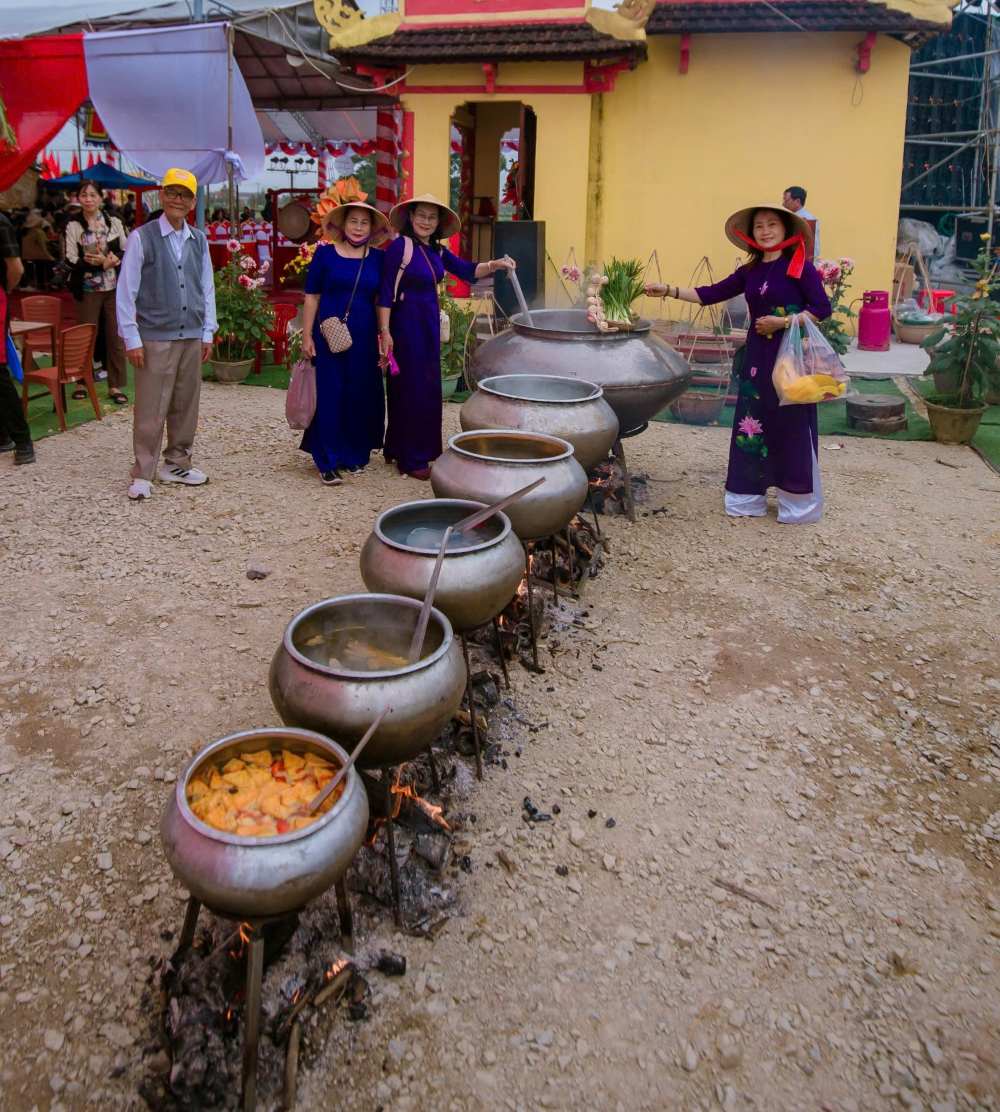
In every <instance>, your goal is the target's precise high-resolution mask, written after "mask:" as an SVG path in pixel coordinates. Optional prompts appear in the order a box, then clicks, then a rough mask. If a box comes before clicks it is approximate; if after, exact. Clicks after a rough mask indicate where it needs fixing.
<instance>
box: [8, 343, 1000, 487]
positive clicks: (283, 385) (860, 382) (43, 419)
mask: <svg viewBox="0 0 1000 1112" xmlns="http://www.w3.org/2000/svg"><path fill="white" fill-rule="evenodd" d="M202 377H203V378H204V379H206V380H207V381H211V380H212V376H211V372H210V370H209V368H208V365H207V364H206V365H205V366H204V367H203V368H202ZM289 377H290V376H289V371H288V368H287V367H285V366H284V365H278V364H268V365H265V366H264V367H262V368H261V372H260V374H258V375H255V374H251V375H250V376H249V377H248V378H247V379H246V381H245V382H243V383H238V384H236V385H243V386H265V387H268V388H269V389H272V390H287V389H288V379H289ZM852 387H853V389H855V390H857V391H859V392H860V393H862V394H891V395H893V396H894V397H902V398H904V399H905V400H906V416H907V421H908V425H907V428H906V429H904V430H903V431H902V432H893V433H868V432H859V431H858V430H857V429H851V428H848V427H847V407H846V404H845V403H844V402H843V401H836V402H824V403H823V404H822V405H821V406H820V407H819V432H820V436H861V437H870V436H878V437H879V438H880V439H883V440H933V439H934V437H933V435H932V434H931V427H930V425H929V424H928V423H927V421H925V420H924V419H923V418H922V417H921V416H919V415H918V414H917V412H916V410H914V408H913V406H912V405H911V404H910V400H909V399H908V398H906V396H905V395H904V394H901V393H900V391H899V390H897V389H896V386H895V385H894V384H893V383H892V382H891V381H889V380H888V379H864V378H862V379H855V380H854V381H853V384H852ZM916 388H917V390H918V391H919V392H921V393H923V392H926V391H927V390H929V389H930V388H931V384H930V383H928V382H925V381H924V380H920V379H918V380H916ZM19 389H20V387H19ZM32 391H33V392H39V391H40V387H34V386H33V387H32ZM69 393H70V391H68V390H67V397H66V406H67V408H66V424H67V426H68V427H69V428H75V427H76V426H77V425H82V424H84V423H85V422H87V421H93V420H94V410H93V407H92V406H91V404H90V399H89V398H88V399H86V400H83V401H75V400H73V399H72V398H71V397H69ZM125 393H126V394H128V397H129V401H131V400H132V398H133V396H134V386H133V371H132V368H131V367H130V368H129V379H128V385H127V386H126V387H125ZM107 394H108V387H107V382H106V381H105V382H99V383H97V395H98V398H99V400H100V402H101V408H102V409H103V410H104V411H105V412H109V411H112V410H115V409H119V408H122V409H128V408H129V407H128V406H116V405H113V404H112V402H111V401H110V400H109V398H108V396H107ZM468 396H469V394H468V392H467V391H457V392H456V393H455V394H453V395H452V396H451V397H450V398H448V399H447V401H449V402H452V403H456V404H461V403H462V402H464V401H465V400H466V398H468ZM734 413H735V408H734V407H732V406H726V408H725V409H724V410H723V412H722V416H721V417H720V419H719V426H720V427H725V428H732V424H733V414H734ZM654 420H656V421H663V422H667V423H672V422H675V418H674V417H673V415H672V414H671V413H670V411H669V409H665V410H664V411H663V412H662V413H659V414H657V416H656V417H655V418H654ZM28 424H29V425H30V426H31V435H32V437H33V438H34V439H35V440H41V439H42V438H43V437H46V436H51V435H52V434H53V433H55V432H58V431H59V423H58V421H57V420H56V415H55V411H54V410H53V408H52V399H51V398H50V397H48V396H47V395H46V396H45V397H41V398H36V399H35V400H34V401H32V402H30V403H29V404H28ZM973 447H975V448H976V449H977V450H978V451H979V452H980V454H981V455H982V456H983V458H984V459H985V460H986V461H987V462H988V463H989V464H990V465H991V466H992V467H993V468H994V469H995V470H997V471H1000V406H997V405H994V406H990V407H989V409H987V410H986V413H985V414H983V420H982V423H981V424H980V426H979V431H978V432H977V433H976V438H975V440H974V441H973Z"/></svg>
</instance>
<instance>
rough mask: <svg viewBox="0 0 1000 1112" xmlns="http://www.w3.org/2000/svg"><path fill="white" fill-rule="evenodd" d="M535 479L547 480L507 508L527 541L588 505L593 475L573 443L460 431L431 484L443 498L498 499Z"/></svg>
mask: <svg viewBox="0 0 1000 1112" xmlns="http://www.w3.org/2000/svg"><path fill="white" fill-rule="evenodd" d="M535 479H544V480H545V482H544V483H542V485H541V486H538V487H535V489H534V490H533V491H531V492H530V493H529V494H526V495H525V496H524V497H523V498H521V499H519V500H518V501H517V502H515V503H514V504H513V505H512V506H508V507H507V516H508V517H509V518H510V523H511V525H513V526H514V532H515V533H517V535H518V536H519V537H520V538H521V540H535V539H537V538H538V537H548V536H550V535H551V534H553V533H556V532H558V531H559V530H560V529H563V528H565V527H566V526H567V525H568V524H569V523H570V521H571V520H572V519H573V515H574V514H575V513H576V512H577V511H578V510H579V509H580V508H581V506H583V503H584V501H585V500H586V498H587V474H586V472H585V471H584V470H583V468H582V467H581V466H580V465H579V463H577V461H576V459H575V458H574V457H573V445H572V444H569V443H568V442H567V441H565V440H563V439H561V438H560V437H558V436H544V435H542V434H541V433H532V432H517V431H515V430H513V429H479V430H477V431H476V432H460V433H457V434H456V435H455V436H453V437H452V438H451V439H450V440H449V441H448V447H447V449H446V450H445V452H444V454H443V455H441V456H438V458H437V459H436V460H435V461H434V466H433V467H432V468H431V486H432V487H433V489H434V493H435V494H436V495H437V496H438V497H439V498H471V499H474V500H476V501H477V502H496V501H498V500H499V499H501V498H505V497H506V496H507V495H508V494H513V493H514V491H515V490H519V489H520V488H521V487H523V486H527V485H528V484H529V483H532V482H534V481H535Z"/></svg>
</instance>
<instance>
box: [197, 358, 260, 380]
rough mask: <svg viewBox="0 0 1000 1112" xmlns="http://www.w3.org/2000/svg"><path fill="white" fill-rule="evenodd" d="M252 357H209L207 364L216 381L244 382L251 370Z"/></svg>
mask: <svg viewBox="0 0 1000 1112" xmlns="http://www.w3.org/2000/svg"><path fill="white" fill-rule="evenodd" d="M253 364H254V361H253V359H237V360H236V361H235V362H231V361H230V360H228V359H210V360H209V361H208V365H209V367H210V368H211V371H212V375H213V377H214V378H215V381H216V382H227V383H228V382H244V381H245V380H246V377H247V375H249V374H250V372H251V371H252V370H253Z"/></svg>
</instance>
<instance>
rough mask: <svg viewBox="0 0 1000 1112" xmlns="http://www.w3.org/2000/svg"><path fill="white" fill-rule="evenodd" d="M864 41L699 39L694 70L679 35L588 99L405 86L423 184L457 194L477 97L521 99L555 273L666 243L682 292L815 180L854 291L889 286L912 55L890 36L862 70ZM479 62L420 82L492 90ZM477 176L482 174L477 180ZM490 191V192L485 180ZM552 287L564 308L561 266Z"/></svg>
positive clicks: (818, 209)
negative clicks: (460, 157)
mask: <svg viewBox="0 0 1000 1112" xmlns="http://www.w3.org/2000/svg"><path fill="white" fill-rule="evenodd" d="M858 39H859V35H858V34H854V33H850V34H823V35H798V34H773V35H696V36H694V38H693V41H692V44H691V61H690V68H689V71H688V73H687V74H681V73H679V72H678V56H679V40H678V39H677V38H673V37H666V36H657V37H651V38H650V40H649V43H648V50H649V57H648V60H647V61H646V62H644V63H642V64H641V65H639V66H638V67H637V68H636V69H635V70H634V71H631V72H627V73H623V74H621V75H620V76H619V77H618V80H617V84H616V86H615V89H614V91H613V92H611V93H607V94H604V95H603V97H601V98H599V99H598V98H596V97H590V96H587V95H585V94H571V93H564V94H551V93H546V94H495V95H493V96H487V95H486V94H485V93H478V92H475V93H464V92H463V93H454V92H442V93H405V94H404V95H403V98H402V99H403V107H404V108H405V109H407V110H410V111H412V112H413V113H414V143H413V164H414V181H413V183H412V192H415V193H423V192H427V191H430V192H433V193H435V194H437V195H438V196H439V197H442V198H447V196H448V151H449V122H450V119H451V116H452V114H453V113H454V112H455V110H456V109H458V108H460V107H461V106H463V105H465V104H466V103H491V102H504V101H507V102H509V101H515V102H517V101H520V102H523V103H525V104H528V105H530V106H531V107H532V108H533V109H534V111H535V113H536V116H537V118H538V141H537V147H536V170H535V214H536V216H537V218H538V219H539V220H544V221H545V223H546V247H547V250H548V253H549V255H550V256H551V259H552V262H553V263H554V266H555V268H558V267H559V266H561V265H562V263H563V262H564V261H565V259H566V256H567V254H568V253H569V250H570V248H571V247H572V248H574V249H575V251H576V255H577V257H578V259H579V261H580V262H581V263H583V262H584V261H587V260H586V258H585V256H587V255H588V254H589V255H590V256H592V258H593V259H594V260H597V259H600V258H604V257H607V256H610V255H612V254H615V255H619V256H637V257H640V258H642V259H643V260H644V261H645V260H646V259H647V258H648V257H649V255H650V252H651V251H652V250H653V249H654V248H655V249H656V251H657V253H658V256H659V258H660V261H661V266H662V270H663V277H664V280H665V281H668V282H676V283H678V284H680V285H684V284H686V283H687V282H688V280H689V279H690V277H691V274H692V272H693V270H694V268H695V266H696V265H697V263H698V261H699V260H700V259H701V257H702V256H703V255H707V256H708V257H709V259H710V260H711V262H712V265H713V267H714V268H715V271H716V274H717V275H718V276H719V277H721V276H722V275H724V274H727V273H729V271H730V270H732V268H733V266H734V265H735V263H736V261H737V259H738V257H739V253H738V252H737V251H736V249H735V248H734V247H733V246H732V245H730V244H729V243H728V241H727V240H726V239H725V237H724V236H723V232H722V228H723V222H724V220H725V217H726V216H727V215H728V214H729V213H730V212H732V211H733V210H734V209H736V208H740V207H742V206H744V205H747V204H754V203H757V202H761V201H768V200H773V201H775V202H776V203H780V201H781V194H782V191H783V190H784V189H785V188H786V187H787V186H789V185H801V186H804V187H805V188H806V189H807V190H808V193H809V199H808V207H809V209H810V210H811V211H812V212H813V213H815V214H816V215H817V216H818V217H819V219H820V222H821V223H820V233H821V247H822V254H823V256H824V257H826V258H836V257H840V256H842V255H849V256H851V257H852V258H853V259H855V261H856V264H857V270H856V272H855V275H854V278H853V290H852V296H860V294H861V292H862V291H863V290H865V289H885V290H887V289H890V288H891V280H892V267H893V260H894V257H895V243H896V222H897V218H898V205H899V189H900V174H901V171H902V162H903V136H904V124H905V110H906V95H907V81H908V71H909V60H910V51H909V49H908V48H907V47H906V46H904V45H903V44H902V43H899V42H897V41H895V40H894V39H891V38H887V37H885V36H882V35H880V36H879V37H878V41H877V43H876V45H875V48H874V50H873V52H872V66H871V70H870V71H869V73H867V74H865V75H864V76H860V75H859V74H857V72H856V71H855V68H854V62H855V58H856V53H855V49H854V48H855V45H856V43H857V42H858ZM582 78H583V73H582V66H581V65H577V64H572V63H559V64H541V63H532V64H522V63H516V64H508V65H501V66H500V67H499V71H498V75H497V82H498V84H516V85H537V84H546V85H552V84H561V85H579V84H580V83H581V82H582ZM482 80H483V73H482V69H481V67H479V66H469V65H460V66H444V65H441V66H418V67H416V68H415V69H414V71H413V72H412V73H411V74H410V75H409V77H408V84H412V85H425V86H427V85H449V84H463V85H478V84H481V83H482ZM478 176H479V174H478V172H477V178H478ZM477 191H478V185H477ZM546 296H547V299H548V301H549V302H550V303H551V304H559V303H565V294H564V293H563V292H562V289H561V288H560V283H559V280H558V277H557V276H556V273H555V269H554V268H553V266H552V265H550V264H547V266H546Z"/></svg>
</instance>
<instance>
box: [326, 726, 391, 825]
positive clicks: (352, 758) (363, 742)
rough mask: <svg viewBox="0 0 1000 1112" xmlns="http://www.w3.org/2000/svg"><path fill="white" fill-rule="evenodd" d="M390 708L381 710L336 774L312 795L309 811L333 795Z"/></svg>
mask: <svg viewBox="0 0 1000 1112" xmlns="http://www.w3.org/2000/svg"><path fill="white" fill-rule="evenodd" d="M390 710H392V707H386V708H385V710H383V711H382V713H381V714H380V715H379V716H378V718H376V719H375V721H374V722H373V723H372V724H371V725H370V726H369V727H368V729H367V730H366V731H365V736H364V737H363V738H362V739H361V740H360V741H359V742H358V744H357V745H356V746H355V747H354V752H353V753H352V754H351V755H350V756H349V757H348V758H347V762H346V763H345V764H344V765H343V767H342V768H341V770H340V771H339V772H338V773H337V775H336V776H334V778H333V779H332V780H331V781H330V783H329V784H327V785H326V787H325V788H324V789H323V790H322V791H321V792H319V793H318V794H317V795H315V796H313V799H312V802H311V803H310V804H309V808H308V809H309V810H310V811H315V810H317V809H318V808H319V807H322V806H323V804H324V803H325V802H326V801H327V800H328V799H329V798H330V796H331V795H333V793H334V792H335V791H336V790H337V785H338V784H339V783H340V781H341V780H343V779H344V777H345V776H346V775H347V774H348V772H350V770H351V766H352V765H353V764H354V762H355V761H356V760H357V759H358V757H360V756H361V751H362V750H363V749H364V747H365V746H366V745H367V744H368V742H370V741H371V739H372V737H373V736H374V734H375V731H376V730H377V729H378V728H379V726H381V725H382V719H383V718H385V716H386V715H387V714H388V713H389V711H390Z"/></svg>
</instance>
